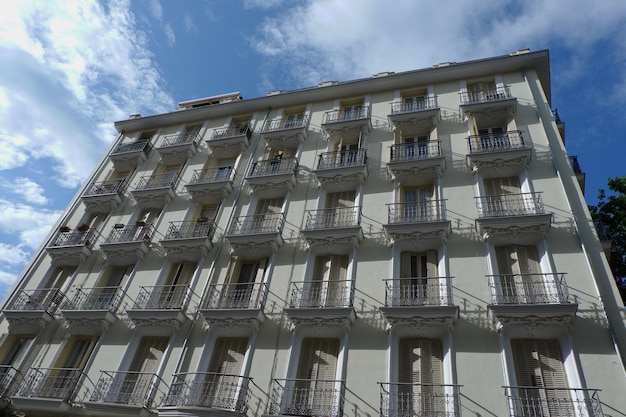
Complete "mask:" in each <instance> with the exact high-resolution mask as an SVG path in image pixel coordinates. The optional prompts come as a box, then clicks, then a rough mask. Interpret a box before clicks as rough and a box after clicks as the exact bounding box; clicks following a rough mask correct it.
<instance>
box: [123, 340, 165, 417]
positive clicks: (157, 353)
mask: <svg viewBox="0 0 626 417" xmlns="http://www.w3.org/2000/svg"><path fill="white" fill-rule="evenodd" d="M168 342H169V338H168V337H156V336H144V337H142V338H141V341H140V343H139V346H138V347H137V350H136V351H135V356H134V357H133V361H132V362H131V364H130V367H129V369H128V373H127V374H126V375H125V378H124V380H123V383H122V384H121V390H120V392H117V393H112V394H114V400H113V402H120V403H128V404H134V405H144V404H145V403H146V401H147V398H148V397H147V395H148V393H149V392H150V386H151V382H152V380H153V377H154V375H155V374H156V373H157V371H158V370H159V366H160V364H161V361H162V360H163V355H164V353H165V349H167V345H168ZM117 385H118V384H116V383H115V381H114V382H113V386H117Z"/></svg>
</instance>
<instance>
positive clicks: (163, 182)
mask: <svg viewBox="0 0 626 417" xmlns="http://www.w3.org/2000/svg"><path fill="white" fill-rule="evenodd" d="M179 179H180V176H179V175H178V174H172V173H166V174H157V175H149V176H144V177H141V178H140V179H139V183H137V186H136V187H135V189H134V190H132V191H131V192H130V193H131V194H132V195H133V197H134V198H135V201H137V204H139V205H141V206H142V207H151V208H162V207H163V206H164V205H165V204H167V203H169V202H170V201H172V199H173V198H174V197H175V196H176V186H177V185H178V180H179Z"/></svg>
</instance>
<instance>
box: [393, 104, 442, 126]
mask: <svg viewBox="0 0 626 417" xmlns="http://www.w3.org/2000/svg"><path fill="white" fill-rule="evenodd" d="M387 118H388V119H389V122H390V123H391V124H392V125H393V126H394V127H395V128H396V129H397V130H401V131H402V133H412V132H417V131H423V130H425V129H428V130H430V129H432V128H433V127H434V126H436V125H437V123H438V122H439V105H438V104H437V98H436V97H422V98H417V99H415V100H411V101H409V100H406V101H401V102H395V103H391V113H390V114H389V115H388V116H387Z"/></svg>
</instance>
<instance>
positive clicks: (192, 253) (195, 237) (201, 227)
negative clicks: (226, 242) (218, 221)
mask: <svg viewBox="0 0 626 417" xmlns="http://www.w3.org/2000/svg"><path fill="white" fill-rule="evenodd" d="M214 233H215V223H214V222H213V220H209V219H208V218H206V217H200V218H198V219H196V220H185V221H179V222H170V225H169V227H168V229H167V233H166V234H165V237H164V238H163V240H161V242H160V243H161V246H162V247H163V249H165V252H166V253H167V258H168V259H170V260H171V261H174V262H182V261H190V262H198V261H199V260H200V259H201V258H202V257H203V256H206V255H207V254H208V253H209V251H210V250H211V248H212V247H213V242H212V240H213V234H214Z"/></svg>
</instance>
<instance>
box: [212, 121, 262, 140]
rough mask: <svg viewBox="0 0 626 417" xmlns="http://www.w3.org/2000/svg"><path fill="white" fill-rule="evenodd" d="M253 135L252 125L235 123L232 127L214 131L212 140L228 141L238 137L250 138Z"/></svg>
mask: <svg viewBox="0 0 626 417" xmlns="http://www.w3.org/2000/svg"><path fill="white" fill-rule="evenodd" d="M251 133H252V129H251V128H250V123H248V122H244V123H235V124H234V125H232V126H228V127H224V128H221V129H215V130H214V131H213V135H212V136H211V140H219V139H228V138H234V137H237V136H247V137H250V134H251Z"/></svg>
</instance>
